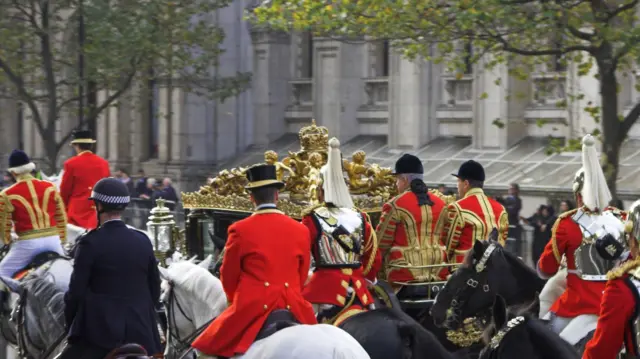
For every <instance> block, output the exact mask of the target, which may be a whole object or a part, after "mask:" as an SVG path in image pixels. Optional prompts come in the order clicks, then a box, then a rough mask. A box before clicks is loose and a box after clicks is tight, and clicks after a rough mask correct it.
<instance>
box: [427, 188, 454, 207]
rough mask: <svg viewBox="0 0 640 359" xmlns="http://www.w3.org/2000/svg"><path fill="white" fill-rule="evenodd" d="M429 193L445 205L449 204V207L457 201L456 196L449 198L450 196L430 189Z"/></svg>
mask: <svg viewBox="0 0 640 359" xmlns="http://www.w3.org/2000/svg"><path fill="white" fill-rule="evenodd" d="M429 193H431V194H432V195H434V196H436V197H438V198H440V199H441V200H442V201H443V202H444V204H447V205H449V204H451V203H453V202H455V201H456V196H448V195H446V194H444V193H442V192H440V191H438V190H437V189H435V188H432V189H430V190H429Z"/></svg>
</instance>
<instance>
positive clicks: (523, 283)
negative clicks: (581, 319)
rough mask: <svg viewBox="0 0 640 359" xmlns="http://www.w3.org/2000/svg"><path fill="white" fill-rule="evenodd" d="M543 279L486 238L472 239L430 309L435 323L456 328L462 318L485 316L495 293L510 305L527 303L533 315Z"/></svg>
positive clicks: (535, 313)
mask: <svg viewBox="0 0 640 359" xmlns="http://www.w3.org/2000/svg"><path fill="white" fill-rule="evenodd" d="M544 285H545V280H543V279H541V278H540V277H539V276H538V274H537V272H536V271H534V270H533V269H531V268H530V267H528V266H527V265H526V264H525V263H524V262H523V261H522V260H521V259H519V258H517V257H516V256H515V255H513V254H511V253H509V252H507V251H505V250H504V249H503V248H502V246H501V245H500V244H499V243H498V242H496V241H494V240H492V239H490V240H488V241H476V242H475V244H474V246H473V248H472V249H471V250H470V251H469V253H468V254H467V257H466V258H465V262H464V263H463V264H462V265H461V266H460V267H459V268H458V269H457V270H456V272H455V273H454V274H453V275H452V276H451V277H450V278H449V280H448V281H447V283H446V285H445V286H444V288H443V289H442V290H441V291H440V293H438V296H437V297H436V301H435V303H434V305H433V307H432V308H431V316H432V317H433V319H434V321H435V324H436V325H438V326H444V327H446V328H450V329H457V328H459V327H460V326H461V325H462V323H463V320H464V319H465V318H470V317H485V318H486V317H487V315H488V314H489V313H490V309H491V307H492V305H493V302H494V300H495V297H496V295H500V296H502V297H503V298H504V299H505V300H506V303H507V304H508V305H509V306H510V307H511V306H527V307H529V308H531V309H530V310H531V312H532V313H533V314H534V315H537V309H536V306H533V307H532V306H530V303H532V302H536V303H537V298H538V294H539V293H540V291H542V288H543V287H544Z"/></svg>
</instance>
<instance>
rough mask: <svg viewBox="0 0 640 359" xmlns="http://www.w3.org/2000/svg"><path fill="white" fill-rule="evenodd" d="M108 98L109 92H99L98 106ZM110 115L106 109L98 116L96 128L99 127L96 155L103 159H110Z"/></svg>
mask: <svg viewBox="0 0 640 359" xmlns="http://www.w3.org/2000/svg"><path fill="white" fill-rule="evenodd" d="M108 96H109V93H108V92H107V90H100V91H98V93H97V97H98V99H97V101H98V104H101V103H103V102H104V101H105V100H106V99H107V97H108ZM109 114H110V112H109V109H104V110H103V111H102V112H101V113H100V114H99V115H98V121H97V122H98V123H97V126H96V127H98V133H97V137H96V153H97V154H98V155H100V156H102V157H103V158H108V154H109V137H110V136H109V134H110V133H109Z"/></svg>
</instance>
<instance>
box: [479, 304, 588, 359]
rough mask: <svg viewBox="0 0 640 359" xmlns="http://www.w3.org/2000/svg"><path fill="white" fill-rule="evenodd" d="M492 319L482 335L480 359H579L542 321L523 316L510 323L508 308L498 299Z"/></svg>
mask: <svg viewBox="0 0 640 359" xmlns="http://www.w3.org/2000/svg"><path fill="white" fill-rule="evenodd" d="M492 312H493V320H492V324H491V325H489V327H488V328H487V331H486V332H485V338H486V342H487V346H486V348H485V349H484V350H483V351H482V353H481V354H480V359H503V358H504V359H512V358H518V359H578V358H580V356H579V355H578V353H577V352H576V351H575V349H574V348H573V347H572V346H571V345H570V344H569V343H567V342H565V341H564V340H563V339H562V338H560V336H558V335H557V334H555V333H554V332H552V331H551V330H550V329H549V328H548V327H547V326H546V325H545V324H544V323H543V322H542V321H540V320H538V319H535V318H532V317H531V316H530V315H528V314H525V315H522V316H516V317H513V318H512V319H510V320H509V318H508V317H507V305H506V303H505V300H504V299H503V298H502V297H501V296H497V297H496V300H495V303H494V305H493V310H492Z"/></svg>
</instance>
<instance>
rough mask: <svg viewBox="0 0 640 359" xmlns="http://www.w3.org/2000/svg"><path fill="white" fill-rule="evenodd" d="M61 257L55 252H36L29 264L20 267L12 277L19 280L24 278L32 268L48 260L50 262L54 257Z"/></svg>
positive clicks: (36, 267)
mask: <svg viewBox="0 0 640 359" xmlns="http://www.w3.org/2000/svg"><path fill="white" fill-rule="evenodd" d="M58 258H62V256H61V255H60V254H58V253H56V252H49V251H47V252H42V253H40V254H37V255H36V256H35V257H34V258H33V259H32V260H31V262H29V264H27V265H26V266H25V267H24V268H22V269H20V270H19V271H17V272H16V273H14V275H13V279H15V280H20V279H22V278H24V277H25V276H26V275H27V274H28V273H29V272H31V271H32V270H34V269H38V268H40V267H41V266H43V265H45V264H46V263H48V262H51V261H53V260H55V259H58Z"/></svg>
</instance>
